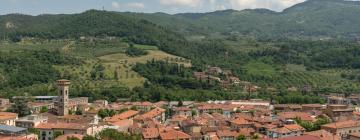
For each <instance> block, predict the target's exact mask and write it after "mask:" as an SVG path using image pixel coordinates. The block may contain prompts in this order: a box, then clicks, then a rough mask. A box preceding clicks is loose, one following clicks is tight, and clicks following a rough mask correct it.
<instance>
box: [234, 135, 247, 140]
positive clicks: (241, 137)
mask: <svg viewBox="0 0 360 140" xmlns="http://www.w3.org/2000/svg"><path fill="white" fill-rule="evenodd" d="M236 139H237V140H246V137H245V136H244V135H240V136H238V137H237V138H236Z"/></svg>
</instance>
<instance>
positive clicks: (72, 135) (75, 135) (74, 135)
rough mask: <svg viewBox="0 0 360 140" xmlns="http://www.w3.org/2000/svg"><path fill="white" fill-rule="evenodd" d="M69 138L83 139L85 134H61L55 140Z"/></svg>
mask: <svg viewBox="0 0 360 140" xmlns="http://www.w3.org/2000/svg"><path fill="white" fill-rule="evenodd" d="M68 138H78V139H80V140H81V139H82V138H83V135H79V134H66V135H61V136H59V137H57V138H56V139H55V140H68Z"/></svg>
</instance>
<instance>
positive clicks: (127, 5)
mask: <svg viewBox="0 0 360 140" xmlns="http://www.w3.org/2000/svg"><path fill="white" fill-rule="evenodd" d="M111 6H112V7H113V8H115V9H119V8H135V9H143V8H145V4H144V3H141V2H132V3H124V4H120V3H118V2H116V1H113V2H112V3H111Z"/></svg>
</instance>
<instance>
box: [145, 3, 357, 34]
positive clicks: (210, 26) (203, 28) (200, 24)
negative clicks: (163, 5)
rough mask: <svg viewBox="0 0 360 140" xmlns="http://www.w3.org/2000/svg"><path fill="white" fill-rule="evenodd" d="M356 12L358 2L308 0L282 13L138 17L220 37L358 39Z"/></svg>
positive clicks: (187, 30)
mask: <svg viewBox="0 0 360 140" xmlns="http://www.w3.org/2000/svg"><path fill="white" fill-rule="evenodd" d="M358 13H360V2H358V1H344V0H308V1H306V2H304V3H300V4H297V5H295V6H293V7H290V8H288V9H285V10H284V11H283V12H274V11H270V10H267V9H255V10H242V11H236V10H225V11H215V12H210V13H184V14H176V15H166V14H159V13H155V14H139V16H141V17H142V18H145V19H147V20H149V21H151V22H154V23H157V24H160V25H163V26H166V27H169V28H175V29H176V31H180V32H182V33H187V34H189V35H205V36H211V37H213V36H215V37H219V34H220V35H221V36H220V37H224V36H225V37H226V36H228V35H233V36H250V37H257V38H260V39H284V38H293V39H296V38H299V37H300V38H305V39H310V38H316V39H329V38H341V39H346V38H347V39H349V38H352V39H358V38H359V36H360V28H359V26H358V25H359V23H360V19H359V18H357V17H358ZM189 23H190V24H189Z"/></svg>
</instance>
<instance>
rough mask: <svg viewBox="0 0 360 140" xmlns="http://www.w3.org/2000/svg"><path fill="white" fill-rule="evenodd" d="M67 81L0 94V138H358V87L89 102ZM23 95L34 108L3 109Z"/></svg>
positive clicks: (320, 139)
mask: <svg viewBox="0 0 360 140" xmlns="http://www.w3.org/2000/svg"><path fill="white" fill-rule="evenodd" d="M70 84H71V83H70V81H69V80H58V81H57V85H58V96H34V97H25V96H21V97H20V96H17V97H13V99H0V106H1V109H2V110H3V112H0V123H1V125H0V132H1V134H0V139H1V140H38V139H39V140H66V139H69V138H78V139H82V138H83V137H85V136H98V134H99V133H101V132H102V131H106V130H109V129H111V130H116V131H118V132H121V133H128V134H130V135H134V136H135V135H136V136H138V139H143V140H239V139H264V140H290V139H296V140H330V139H333V140H341V139H344V140H348V139H349V140H356V139H359V138H360V108H359V107H357V106H356V105H357V104H359V103H360V96H358V95H351V96H349V97H345V96H344V95H342V94H331V95H330V96H327V97H326V98H327V103H326V104H271V103H270V101H265V100H260V99H250V100H225V101H207V102H195V101H160V102H155V103H151V102H131V101H119V102H113V103H109V102H108V101H106V100H96V101H94V102H92V103H90V102H88V98H87V97H79V98H69V95H70V94H71V93H70V92H69V90H70V89H69V87H70ZM25 98H32V100H31V101H29V102H27V103H26V106H25V108H26V107H28V108H29V109H30V112H31V114H27V115H26V116H22V117H20V114H17V113H10V112H6V111H7V110H9V111H11V108H13V107H14V106H15V107H16V106H21V105H20V104H21V103H19V102H17V103H14V102H10V100H12V101H17V100H22V101H25V100H24V99H25ZM21 115H22V114H21ZM34 130H37V131H34ZM34 132H37V133H34Z"/></svg>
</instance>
